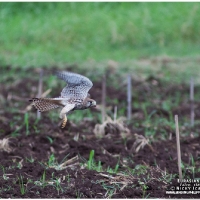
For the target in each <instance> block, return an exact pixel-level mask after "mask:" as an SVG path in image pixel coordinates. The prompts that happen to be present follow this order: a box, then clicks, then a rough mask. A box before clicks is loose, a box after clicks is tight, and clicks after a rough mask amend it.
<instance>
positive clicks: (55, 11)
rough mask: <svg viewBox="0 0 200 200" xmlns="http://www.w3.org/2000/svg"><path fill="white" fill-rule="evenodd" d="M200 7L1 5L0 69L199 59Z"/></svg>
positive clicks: (187, 5)
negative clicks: (167, 59)
mask: <svg viewBox="0 0 200 200" xmlns="http://www.w3.org/2000/svg"><path fill="white" fill-rule="evenodd" d="M199 6H200V3H198V2H197V3H186V2H184V3H180V2H179V3H171V2H167V3H163V2H162V3H159V2H156V3H143V2H140V3H136V2H132V3H130V2H129V3H125V2H123V3H119V2H117V3H114V2H113V3H112V2H110V3H104V2H89V3H85V2H81V3H80V2H79V3H77V2H73V3H72V2H61V3H52V2H50V3H49V2H46V3H44V2H43V3H32V2H28V3H16V2H4V3H3V2H1V3H0V65H1V66H3V65H12V66H21V67H29V66H35V67H38V66H43V65H46V66H49V65H51V66H52V65H64V64H66V63H78V64H80V63H83V62H85V63H87V62H90V61H95V62H103V61H108V60H114V61H117V62H128V61H132V60H135V59H149V58H153V57H158V56H169V57H179V58H180V57H181V58H185V57H187V58H188V57H189V58H194V59H197V58H198V57H199V53H200V7H199Z"/></svg>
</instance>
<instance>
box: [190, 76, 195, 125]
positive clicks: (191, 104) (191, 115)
mask: <svg viewBox="0 0 200 200" xmlns="http://www.w3.org/2000/svg"><path fill="white" fill-rule="evenodd" d="M190 124H191V126H194V79H193V77H191V79H190Z"/></svg>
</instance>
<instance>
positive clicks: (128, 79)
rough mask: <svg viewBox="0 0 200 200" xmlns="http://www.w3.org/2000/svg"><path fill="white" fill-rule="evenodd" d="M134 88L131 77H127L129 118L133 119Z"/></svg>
mask: <svg viewBox="0 0 200 200" xmlns="http://www.w3.org/2000/svg"><path fill="white" fill-rule="evenodd" d="M131 106H132V87H131V76H130V75H128V77H127V118H128V120H130V119H131V110H132V107H131Z"/></svg>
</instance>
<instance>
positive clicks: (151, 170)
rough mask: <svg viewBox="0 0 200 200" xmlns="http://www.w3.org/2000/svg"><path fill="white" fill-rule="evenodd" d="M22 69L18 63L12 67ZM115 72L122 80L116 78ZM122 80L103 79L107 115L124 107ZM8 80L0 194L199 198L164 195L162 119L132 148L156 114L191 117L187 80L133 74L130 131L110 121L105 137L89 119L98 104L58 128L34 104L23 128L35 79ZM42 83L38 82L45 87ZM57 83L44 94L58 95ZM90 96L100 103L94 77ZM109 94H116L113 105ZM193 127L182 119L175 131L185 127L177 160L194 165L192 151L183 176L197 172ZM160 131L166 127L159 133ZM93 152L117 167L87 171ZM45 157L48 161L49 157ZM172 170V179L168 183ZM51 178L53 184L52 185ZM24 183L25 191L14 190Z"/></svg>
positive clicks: (169, 167)
mask: <svg viewBox="0 0 200 200" xmlns="http://www.w3.org/2000/svg"><path fill="white" fill-rule="evenodd" d="M10 69H11V68H9V67H8V68H4V69H3V70H0V73H1V74H2V73H8V72H9V70H10ZM16 71H17V70H16ZM21 71H22V70H21ZM21 71H20V69H18V71H17V73H21ZM23 72H24V73H26V71H23ZM29 73H30V71H29ZM32 74H36V71H35V70H32ZM36 76H37V74H36ZM117 78H118V80H120V77H117ZM91 79H92V77H91ZM109 81H110V82H109ZM120 82H121V83H122V84H121V85H118V87H114V84H112V80H108V83H109V84H108V85H109V86H108V87H107V95H108V96H107V100H108V101H107V107H108V114H112V113H113V110H114V106H115V105H117V106H118V111H120V110H124V111H122V113H123V112H124V113H123V114H125V113H126V109H124V107H125V108H126V90H125V91H124V90H123V87H124V83H123V82H122V81H121V80H120V81H119V83H120ZM6 83H7V84H6ZM6 83H5V82H4V83H3V84H1V86H0V98H1V104H0V109H1V110H0V113H1V116H0V139H1V140H3V139H5V138H9V148H6V146H4V149H1V151H0V160H1V162H0V167H1V169H0V197H1V198H77V197H79V198H107V197H111V198H144V197H148V198H198V197H199V195H198V194H196V195H195V194H188V195H183V194H179V195H169V194H166V190H167V189H169V188H170V187H171V186H176V185H178V183H177V178H178V167H177V153H176V152H177V150H176V137H175V131H174V129H173V128H171V126H169V125H166V124H165V123H164V122H163V124H159V125H158V127H157V129H155V135H154V137H153V138H152V137H150V138H149V140H150V141H151V142H150V143H149V144H147V145H145V146H144V148H141V149H140V150H139V151H138V152H135V151H134V148H133V144H134V143H135V141H136V138H137V137H138V136H139V137H142V136H145V130H146V129H147V128H148V127H154V125H153V123H154V119H155V118H156V117H159V118H166V119H168V120H170V116H171V115H172V116H173V115H174V114H179V116H180V117H181V118H184V117H186V118H188V120H189V116H190V103H189V101H188V100H187V95H188V88H189V87H188V86H186V85H185V84H181V85H175V84H171V85H169V84H168V85H167V86H166V83H164V82H162V81H161V80H159V79H158V78H155V77H149V78H148V79H147V80H145V81H143V80H134V79H133V85H134V88H133V101H137V102H140V103H141V107H139V108H133V109H132V115H133V119H132V121H131V122H127V124H125V125H124V126H125V128H127V129H126V130H130V132H127V133H126V135H125V136H122V134H121V132H120V130H119V128H117V126H112V125H109V124H108V125H107V127H106V129H105V133H104V137H102V138H98V137H96V136H95V134H94V128H95V125H96V124H97V123H99V119H98V116H99V113H100V111H99V110H98V109H92V113H93V120H90V119H88V118H87V115H86V117H85V118H83V120H82V121H80V122H79V123H78V124H77V123H75V122H73V121H72V120H70V116H69V121H68V122H67V126H66V127H65V128H64V129H61V128H60V119H59V117H58V118H56V119H51V118H50V115H48V113H44V114H42V119H41V120H39V121H38V122H37V121H36V111H35V110H34V109H32V110H31V111H29V133H28V134H27V132H26V126H25V123H24V114H25V112H24V111H25V108H26V106H28V105H29V102H28V99H29V98H31V97H34V96H36V95H37V85H38V80H37V77H36V78H35V79H34V77H33V78H25V79H19V80H18V79H17V76H16V77H9V76H8V78H7V79H6ZM45 83H46V82H45V81H44V85H45ZM60 87H61V85H60V84H57V85H56V86H55V90H54V91H52V92H51V94H50V96H57V95H59V91H60ZM47 89H48V88H47ZM177 91H178V92H177ZM178 93H180V94H182V97H181V98H180V99H179V100H180V102H179V104H178V105H176V104H175V106H174V107H172V110H170V111H169V110H166V109H164V108H163V107H162V106H161V105H162V102H163V101H164V100H165V99H166V98H172V99H173V97H174V101H175V100H176V99H175V97H177V94H178ZM90 94H91V97H92V98H93V99H95V100H96V101H97V103H98V104H100V103H101V82H100V81H98V80H97V81H95V82H94V86H93V88H92V89H91V91H90ZM177 98H178V97H177ZM115 99H117V100H118V101H117V103H116V101H114V100H115ZM145 102H148V103H150V104H149V106H148V107H147V111H146V112H147V113H148V114H150V113H152V112H154V110H156V112H155V114H154V115H153V117H152V121H151V119H150V122H149V123H150V124H149V125H148V126H144V124H143V122H144V120H145V113H144V109H142V104H143V103H145ZM195 108H196V110H200V109H199V108H200V104H199V103H198V102H195ZM52 112H55V111H52ZM77 112H82V111H77ZM195 114H196V117H197V118H198V117H199V115H200V113H199V112H196V113H195ZM72 115H73V114H72ZM181 118H180V123H181ZM132 122H134V123H132ZM135 124H138V125H137V126H136V125H135ZM199 128H200V127H199V126H198V125H196V126H195V127H194V128H190V127H189V126H186V125H184V126H182V127H180V129H181V130H180V131H181V133H185V134H183V135H182V136H181V153H182V161H183V163H185V164H188V165H190V166H192V159H191V158H192V157H193V159H194V162H195V172H194V173H193V171H192V170H191V168H187V167H185V168H184V170H183V173H184V177H185V178H194V177H195V178H197V177H199V176H200V170H199V169H200V161H199V158H200V146H199V143H200V137H199V136H198V135H195V133H198V131H199ZM163 132H165V137H164V138H163V137H162V135H163ZM75 136H76V138H75ZM145 137H146V138H147V137H148V136H147V135H146V136H145ZM77 138H78V139H77ZM143 139H145V138H143ZM91 150H94V152H95V155H94V160H95V162H96V163H98V162H99V161H101V165H102V168H103V169H104V171H105V170H106V169H107V168H112V169H115V167H116V166H117V165H119V168H118V170H117V173H108V172H97V171H94V170H89V169H88V167H87V161H88V159H89V155H90V152H91ZM52 155H54V157H52ZM49 158H52V160H53V161H52V162H50V159H49ZM54 158H55V159H54ZM31 159H32V160H31ZM67 161H68V162H67ZM123 172H126V174H128V176H126V175H124V174H123ZM170 175H172V176H173V178H172V179H171V180H170V181H167V179H169V177H170ZM55 180H57V181H58V182H59V184H58V185H57V186H56V183H55ZM41 182H42V183H43V184H42V185H41ZM23 186H24V188H25V193H24V194H22V192H21V191H20V188H21V189H23ZM143 186H145V187H143Z"/></svg>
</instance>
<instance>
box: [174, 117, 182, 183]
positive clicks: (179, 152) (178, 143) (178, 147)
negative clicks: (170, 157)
mask: <svg viewBox="0 0 200 200" xmlns="http://www.w3.org/2000/svg"><path fill="white" fill-rule="evenodd" d="M175 124H176V145H177V156H178V170H179V179H180V180H182V170H181V148H180V136H179V126H178V115H175Z"/></svg>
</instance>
